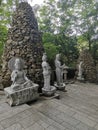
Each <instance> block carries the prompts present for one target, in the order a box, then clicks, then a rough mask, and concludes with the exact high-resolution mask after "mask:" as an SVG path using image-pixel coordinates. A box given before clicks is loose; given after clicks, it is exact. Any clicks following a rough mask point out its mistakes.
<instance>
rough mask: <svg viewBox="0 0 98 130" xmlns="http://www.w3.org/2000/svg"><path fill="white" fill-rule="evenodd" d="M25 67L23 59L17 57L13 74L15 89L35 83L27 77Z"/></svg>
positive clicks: (12, 86)
mask: <svg viewBox="0 0 98 130" xmlns="http://www.w3.org/2000/svg"><path fill="white" fill-rule="evenodd" d="M23 67H24V64H23V62H22V59H20V58H16V59H15V64H14V69H13V71H12V74H11V81H12V85H11V88H12V89H13V90H19V89H23V88H26V87H30V86H33V85H34V84H33V82H32V81H30V80H29V79H28V78H27V76H26V74H25V72H24V70H23Z"/></svg>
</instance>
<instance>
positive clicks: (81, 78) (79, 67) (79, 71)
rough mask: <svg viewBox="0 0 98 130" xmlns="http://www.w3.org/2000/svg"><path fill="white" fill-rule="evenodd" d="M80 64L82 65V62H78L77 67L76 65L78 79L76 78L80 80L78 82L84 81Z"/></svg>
mask: <svg viewBox="0 0 98 130" xmlns="http://www.w3.org/2000/svg"><path fill="white" fill-rule="evenodd" d="M82 64H83V61H80V63H79V65H78V77H77V79H78V80H80V81H82V80H84V78H83V68H82Z"/></svg>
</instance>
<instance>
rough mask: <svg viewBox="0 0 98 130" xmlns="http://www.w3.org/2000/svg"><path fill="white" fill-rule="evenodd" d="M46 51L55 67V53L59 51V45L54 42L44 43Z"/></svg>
mask: <svg viewBox="0 0 98 130" xmlns="http://www.w3.org/2000/svg"><path fill="white" fill-rule="evenodd" d="M44 48H45V51H46V53H47V57H48V61H49V63H50V64H51V66H52V67H53V65H54V60H55V55H56V54H57V53H59V47H58V46H56V45H54V44H52V43H45V44H44Z"/></svg>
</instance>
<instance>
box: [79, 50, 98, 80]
mask: <svg viewBox="0 0 98 130" xmlns="http://www.w3.org/2000/svg"><path fill="white" fill-rule="evenodd" d="M80 61H83V65H82V67H83V73H84V79H85V80H86V81H89V82H97V72H96V67H95V65H94V61H93V58H92V56H91V54H90V53H89V51H88V50H83V51H82V52H81V53H80V56H79V59H78V62H80Z"/></svg>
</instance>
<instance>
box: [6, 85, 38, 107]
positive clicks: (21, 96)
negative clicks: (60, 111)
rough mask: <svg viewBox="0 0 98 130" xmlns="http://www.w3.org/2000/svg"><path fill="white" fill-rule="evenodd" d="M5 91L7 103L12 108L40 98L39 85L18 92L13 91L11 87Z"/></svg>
mask: <svg viewBox="0 0 98 130" xmlns="http://www.w3.org/2000/svg"><path fill="white" fill-rule="evenodd" d="M4 91H5V94H6V96H7V102H8V103H9V105H10V106H13V105H19V104H23V103H26V102H29V101H34V100H37V99H38V97H39V94H38V85H37V84H34V86H31V87H27V88H24V89H20V90H17V91H13V89H12V88H11V87H8V88H5V89H4Z"/></svg>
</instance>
